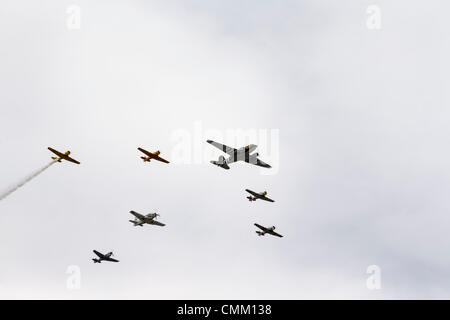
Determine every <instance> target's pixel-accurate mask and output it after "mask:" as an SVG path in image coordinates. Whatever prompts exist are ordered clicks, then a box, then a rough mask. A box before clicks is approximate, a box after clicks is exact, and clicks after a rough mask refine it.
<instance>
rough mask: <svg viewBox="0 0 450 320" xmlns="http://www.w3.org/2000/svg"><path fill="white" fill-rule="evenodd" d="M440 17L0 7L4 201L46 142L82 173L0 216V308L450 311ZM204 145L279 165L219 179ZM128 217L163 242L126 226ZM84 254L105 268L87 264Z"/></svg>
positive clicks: (442, 10) (444, 36)
mask: <svg viewBox="0 0 450 320" xmlns="http://www.w3.org/2000/svg"><path fill="white" fill-rule="evenodd" d="M71 5H76V6H78V8H80V9H81V15H80V17H81V20H80V25H79V27H80V28H79V29H77V28H76V21H75V24H73V23H74V22H73V21H74V20H69V27H68V19H70V17H73V16H72V14H73V10H72V9H69V13H68V12H67V11H66V10H67V9H68V8H69V7H70V6H71ZM370 5H376V7H375V9H377V10H378V9H379V10H380V12H381V16H380V17H381V20H380V21H381V24H379V25H376V27H379V28H375V29H371V28H368V26H367V20H368V19H370V18H371V17H372V18H373V16H371V14H372V13H373V11H371V10H369V13H368V12H367V10H368V8H369V6H370ZM72 8H73V7H72ZM371 8H374V7H371ZM447 9H450V5H449V4H448V3H447V2H446V1H443V0H442V1H437V0H434V1H433V0H432V1H418V0H415V1H406V0H397V1H388V0H378V1H356V0H353V1H350V0H345V1H332V0H326V1H313V0H309V1H306V0H305V1H300V0H297V1H281V2H276V1H259V0H258V1H256V0H250V1H245V2H242V1H218V0H213V1H210V0H209V1H206V0H202V1H200V0H196V1H126V2H124V1H110V0H109V1H106V0H104V1H95V2H94V1H81V0H80V1H76V2H69V1H56V0H52V1H45V2H37V1H22V0H19V1H17V0H15V1H4V2H3V3H2V6H1V10H0V21H1V22H0V26H1V27H0V40H1V42H0V50H1V54H0V57H1V58H0V85H1V88H2V89H1V90H0V141H1V144H0V145H1V150H2V152H1V156H2V157H1V161H0V163H1V166H0V177H1V179H0V191H1V192H3V191H7V190H8V189H9V188H11V187H14V186H15V185H16V184H17V183H19V182H21V181H22V180H23V179H24V178H26V177H27V176H28V175H29V174H31V173H33V172H34V171H36V170H38V169H40V168H41V167H43V166H45V165H46V164H47V163H48V162H49V161H50V156H51V154H50V153H49V151H48V150H47V147H48V146H51V147H54V148H56V149H58V150H60V151H63V152H64V151H66V150H71V152H72V155H73V157H74V158H76V159H78V160H79V161H81V165H79V166H77V165H75V164H72V163H67V162H66V163H56V164H55V165H53V166H51V167H50V168H49V169H48V170H46V171H45V172H43V173H42V174H41V175H40V176H38V177H37V178H35V179H34V180H32V181H31V182H29V183H28V184H26V185H25V186H23V187H21V188H19V189H18V190H17V191H16V192H14V193H13V194H11V195H10V196H9V197H7V198H6V199H4V200H2V201H0V298H44V299H46V298H57V299H81V298H87V299H91V298H146V299H176V298H181V299H207V298H210V299H218V298H222V299H231V298H235V299H240V298H247V299H263V298H267V299H300V298H326V299H336V298H356V299H379V298H406V299H408V298H447V299H448V298H450V280H449V277H448V269H449V267H450V255H449V250H448V249H449V247H450V235H449V229H450V218H449V214H450V213H449V210H450V197H449V196H448V193H449V192H450V170H449V169H448V164H449V163H450V152H449V151H448V150H447V149H448V140H449V139H450V138H449V137H450V127H449V125H448V119H449V117H450V109H449V108H448V103H449V94H450V93H449V92H450V91H449V90H448V87H449V78H448V73H449V71H450V70H449V69H450V63H449V62H448V57H449V56H450V43H449V40H448V39H449V32H450V22H449V21H448V17H447V15H448V14H447V11H448V10H447ZM377 21H378V20H377ZM369 22H373V20H370V21H369ZM71 23H72V24H71ZM74 25H75V29H74ZM369 26H372V27H373V25H371V24H370V23H369ZM207 139H214V140H216V141H218V142H224V143H226V144H228V145H230V146H231V147H241V146H243V145H245V144H248V143H254V144H257V145H258V152H259V155H260V158H261V159H262V160H263V161H265V162H268V163H270V164H271V165H272V166H273V169H270V170H267V169H262V168H259V167H256V166H251V165H248V164H245V163H236V164H233V165H231V169H230V170H228V171H226V170H223V169H221V168H219V167H216V166H213V165H212V164H210V163H209V160H216V159H217V158H218V157H219V156H220V155H222V153H221V152H220V151H219V150H217V149H214V148H213V147H212V146H210V145H208V144H207V143H206V140H207ZM139 146H140V147H143V148H146V149H148V150H150V151H155V150H160V151H161V156H163V157H165V158H167V159H168V160H170V161H171V163H170V164H168V165H166V164H164V163H157V162H151V163H143V162H142V161H141V160H140V159H139V156H140V155H139V152H138V151H137V149H136V148H137V147H139ZM246 188H250V189H252V190H255V191H258V192H259V191H264V190H267V191H268V195H269V196H270V197H271V198H273V199H275V201H276V202H275V203H268V202H265V203H263V202H262V201H256V202H252V203H250V202H248V200H247V199H246V194H245V191H244V189H246ZM130 210H135V211H137V212H141V213H149V212H155V211H157V212H158V213H159V214H160V215H161V216H160V217H159V220H160V221H161V222H163V223H166V227H163V228H160V227H156V226H144V227H143V228H139V227H133V226H132V225H131V223H129V222H128V220H129V219H131V218H132V216H131V215H130V214H129V213H128V212H129V211H130ZM255 222H257V223H260V224H262V225H265V226H272V225H275V226H276V227H277V231H278V232H279V233H281V234H283V235H284V238H275V237H271V236H265V237H258V236H257V235H256V233H255V227H254V226H253V223H255ZM93 249H97V250H99V251H101V252H107V251H110V250H113V251H114V253H115V256H116V258H117V259H119V260H120V263H117V264H114V263H107V262H105V263H102V264H95V265H94V264H93V263H92V261H91V258H93V257H94V255H93V253H92V250H93ZM371 265H377V266H379V268H380V270H381V288H380V289H378V290H369V289H368V288H367V286H366V280H367V278H368V277H369V274H367V273H366V270H367V268H368V267H369V266H371ZM69 266H76V268H79V270H80V271H81V287H80V289H78V290H70V289H69V288H67V279H68V278H69V277H70V275H69V274H67V273H66V271H67V270H68V267H69Z"/></svg>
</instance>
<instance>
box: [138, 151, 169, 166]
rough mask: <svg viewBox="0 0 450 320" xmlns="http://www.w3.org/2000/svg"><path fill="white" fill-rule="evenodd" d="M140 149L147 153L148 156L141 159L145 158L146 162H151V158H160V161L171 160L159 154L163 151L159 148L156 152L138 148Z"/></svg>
mask: <svg viewBox="0 0 450 320" xmlns="http://www.w3.org/2000/svg"><path fill="white" fill-rule="evenodd" d="M138 150H139V151H141V152H143V153H145V154H146V155H147V156H146V157H141V159H142V160H144V162H150V160H151V159H154V160H158V161H161V162H164V163H169V161H167V160H166V159H163V158H161V157H160V156H159V154H160V153H161V152H159V150H157V151H155V152H149V151H147V150H145V149H142V148H138Z"/></svg>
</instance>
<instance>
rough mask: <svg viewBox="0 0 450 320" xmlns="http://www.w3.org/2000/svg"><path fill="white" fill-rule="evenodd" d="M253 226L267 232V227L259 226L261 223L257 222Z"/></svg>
mask: <svg viewBox="0 0 450 320" xmlns="http://www.w3.org/2000/svg"><path fill="white" fill-rule="evenodd" d="M255 226H257V227H258V228H260V229H261V230H262V231H265V232H267V228H264V227H263V226H261V225H259V224H257V223H255Z"/></svg>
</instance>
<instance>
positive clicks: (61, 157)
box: [48, 147, 80, 164]
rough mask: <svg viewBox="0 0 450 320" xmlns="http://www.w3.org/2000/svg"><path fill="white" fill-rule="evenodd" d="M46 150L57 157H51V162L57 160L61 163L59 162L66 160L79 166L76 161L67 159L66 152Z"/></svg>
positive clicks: (67, 153) (67, 152)
mask: <svg viewBox="0 0 450 320" xmlns="http://www.w3.org/2000/svg"><path fill="white" fill-rule="evenodd" d="M48 150H50V151H51V152H53V153H54V154H56V155H57V157H52V159H53V160H57V161H58V162H61V160H66V161H70V162H73V163H76V164H80V162H78V161H77V160H75V159H73V158H71V157H69V154H70V151H66V152H65V153H62V152H59V151H57V150H55V149H53V148H50V147H48Z"/></svg>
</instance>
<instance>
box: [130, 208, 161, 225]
mask: <svg viewBox="0 0 450 320" xmlns="http://www.w3.org/2000/svg"><path fill="white" fill-rule="evenodd" d="M130 213H131V214H132V215H133V216H135V217H136V218H135V219H134V220H128V221H130V222H131V223H132V224H134V226H135V227H136V226H140V227H142V226H143V225H144V224H146V223H147V224H154V225H156V226H160V227H164V226H165V224H164V223H161V222H159V221H156V220H155V219H156V217H158V216H159V214H157V213H156V212H155V213H149V214H147V215H145V216H144V215H143V214H140V213H137V212H135V211H133V210H131V211H130Z"/></svg>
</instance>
